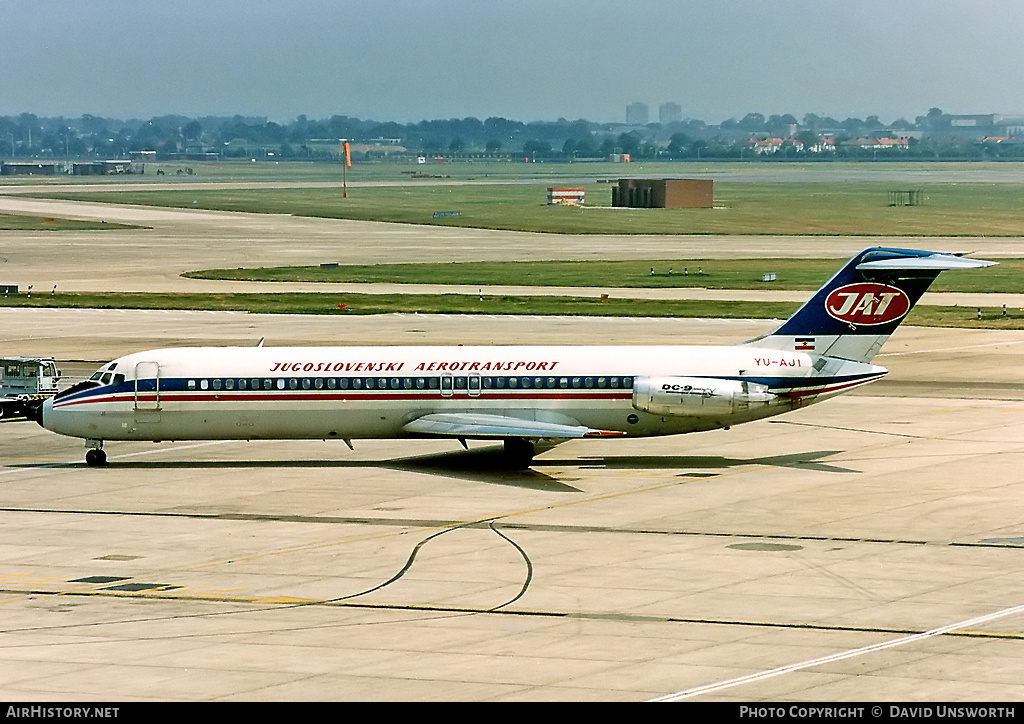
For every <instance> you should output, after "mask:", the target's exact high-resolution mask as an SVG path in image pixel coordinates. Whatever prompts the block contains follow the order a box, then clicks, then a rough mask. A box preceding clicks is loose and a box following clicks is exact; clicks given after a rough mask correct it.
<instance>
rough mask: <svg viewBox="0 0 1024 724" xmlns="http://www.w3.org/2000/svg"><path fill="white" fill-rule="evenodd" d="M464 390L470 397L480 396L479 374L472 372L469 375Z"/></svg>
mask: <svg viewBox="0 0 1024 724" xmlns="http://www.w3.org/2000/svg"><path fill="white" fill-rule="evenodd" d="M466 390H467V392H469V396H470V397H479V396H480V375H478V374H476V373H473V374H471V375H470V376H469V379H468V380H467V386H466Z"/></svg>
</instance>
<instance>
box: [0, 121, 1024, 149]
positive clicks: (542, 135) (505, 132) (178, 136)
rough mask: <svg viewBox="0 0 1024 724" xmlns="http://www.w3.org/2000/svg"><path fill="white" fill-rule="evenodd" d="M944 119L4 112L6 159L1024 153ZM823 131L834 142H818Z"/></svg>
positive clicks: (0, 140) (0, 142)
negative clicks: (642, 122) (284, 117)
mask: <svg viewBox="0 0 1024 724" xmlns="http://www.w3.org/2000/svg"><path fill="white" fill-rule="evenodd" d="M946 118H947V116H946V115H945V114H944V113H943V112H942V111H941V110H940V109H938V108H932V109H930V110H929V111H928V112H927V113H926V114H924V115H921V116H918V117H916V118H915V119H914V121H912V122H911V121H908V120H906V119H903V118H900V119H898V120H896V121H893V122H891V123H888V124H886V123H883V122H882V121H881V120H880V119H879V118H878V116H868V117H867V118H864V119H860V118H846V119H843V120H839V119H836V118H830V117H828V116H819V115H816V114H806V115H804V116H803V118H802V119H799V120H798V119H797V118H796V117H795V116H792V115H789V114H784V115H770V116H765V115H763V114H760V113H748V114H746V115H745V116H743V117H742V118H739V119H737V118H730V119H728V120H726V121H723V122H722V123H720V124H718V125H709V124H707V123H705V122H703V121H700V120H686V121H682V122H679V123H673V124H669V125H664V126H663V125H662V124H658V123H652V124H648V125H646V126H640V127H633V126H626V125H625V124H618V123H594V122H591V121H586V120H582V119H580V120H567V119H564V118H560V119H558V120H557V121H536V122H529V123H525V122H522V121H515V120H511V119H508V118H497V117H492V118H487V119H485V120H480V119H478V118H461V119H459V118H451V119H440V120H424V121H419V122H418V123H396V122H393V121H386V122H380V121H372V120H362V119H359V118H353V117H349V116H331V117H330V118H327V119H322V120H312V119H309V118H307V117H306V116H298V117H297V118H296V119H295V120H294V121H291V122H289V123H283V124H282V123H275V122H274V121H269V120H267V119H266V118H259V117H246V116H238V115H236V116H232V117H230V118H228V117H215V116H207V117H198V118H192V117H187V116H177V115H168V116H157V117H154V118H150V119H146V120H138V119H135V120H119V119H114V118H103V117H99V116H93V115H83V116H81V117H77V118H64V117H51V118H44V117H39V116H36V115H34V114H31V113H22V114H20V115H17V116H0V159H3V158H12V159H29V158H41V159H42V158H53V159H63V158H76V159H87V158H93V159H114V158H124V157H127V156H129V155H130V154H131V153H133V152H141V151H150V152H155V153H156V154H157V156H158V158H165V159H174V158H199V157H216V158H260V159H265V158H276V159H285V160H291V159H316V158H331V157H335V158H336V157H337V154H338V153H339V150H340V139H345V140H349V141H351V142H352V143H353V144H358V145H359V146H360V147H361V148H362V150H361V151H360V152H359V153H361V154H362V157H363V158H368V159H374V158H386V157H399V158H403V157H410V156H424V157H437V156H443V157H446V158H460V157H492V158H517V159H529V160H545V159H551V160H581V161H582V160H591V159H601V158H606V157H608V156H609V155H611V154H629V155H630V156H631V157H632V158H634V159H638V160H639V159H651V160H657V159H664V160H687V159H702V160H714V159H752V158H754V157H755V153H754V151H753V150H752V146H751V144H752V141H753V140H755V139H759V138H768V137H777V138H780V139H783V140H784V142H783V143H782V144H781V145H780V146H779V147H778V148H777V149H776V152H775V153H773V154H772V158H773V159H776V160H780V159H786V160H796V159H810V158H815V159H828V158H837V157H839V158H866V157H871V158H877V157H878V156H879V152H878V151H877V150H871V149H868V148H864V147H863V145H858V144H856V143H851V141H853V140H854V139H858V138H861V137H868V136H881V135H886V136H889V137H899V136H905V137H907V138H908V142H907V143H906V144H904V145H903V146H902V147H901V148H899V149H893V150H892V151H889V150H886V151H885V153H887V154H895V153H898V154H900V156H899V157H901V158H908V157H910V158H935V159H939V158H956V159H1000V158H1024V143H1020V142H1018V141H1017V139H1005V138H1001V139H995V138H986V137H984V136H982V135H980V132H977V131H976V130H975V129H970V131H967V130H964V129H955V128H951V127H950V126H949V124H948V122H946V123H944V122H943V120H944V119H946ZM825 136H827V137H828V138H829V139H830V141H831V145H823V144H822V143H820V141H821V139H822V138H823V137H825ZM357 155H358V154H357Z"/></svg>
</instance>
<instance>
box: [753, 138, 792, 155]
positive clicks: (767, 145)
mask: <svg viewBox="0 0 1024 724" xmlns="http://www.w3.org/2000/svg"><path fill="white" fill-rule="evenodd" d="M787 143H788V144H789V145H790V146H792V147H793V148H795V149H796V150H797V151H803V150H804V144H803V143H801V142H800V141H798V140H796V139H795V138H751V139H750V147H751V148H752V149H754V153H756V154H762V155H767V154H770V153H778V152H779V150H780V149H781V148H782V147H783V146H784V145H786V144H787Z"/></svg>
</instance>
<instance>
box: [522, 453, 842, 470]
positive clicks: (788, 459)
mask: <svg viewBox="0 0 1024 724" xmlns="http://www.w3.org/2000/svg"><path fill="white" fill-rule="evenodd" d="M840 452H842V451H841V450H819V451H809V452H802V453H793V454H791V455H772V456H770V457H761V458H727V457H719V456H715V455H707V456H698V455H672V456H665V455H646V456H636V455H630V456H625V455H624V456H616V457H612V456H605V457H600V458H586V457H585V458H579V459H576V460H558V461H556V460H543V459H542V460H535V461H534V465H555V464H558V465H575V466H577V467H580V468H602V469H607V470H644V469H658V470H665V469H671V468H678V469H680V470H687V471H704V470H726V469H730V468H736V467H742V466H745V465H759V466H762V467H773V468H793V469H794V470H815V471H817V472H822V473H857V472H860V471H859V470H854V469H853V468H846V467H842V466H840V465H833V464H831V463H827V462H823V461H822V460H823V459H824V458H827V457H831V456H832V455H838V454H839V453H840Z"/></svg>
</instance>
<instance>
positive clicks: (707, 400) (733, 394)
mask: <svg viewBox="0 0 1024 724" xmlns="http://www.w3.org/2000/svg"><path fill="white" fill-rule="evenodd" d="M774 398H775V395H774V394H772V393H771V392H769V391H768V387H767V386H766V385H760V384H758V383H756V382H740V381H738V380H722V379H716V378H713V377H637V378H636V380H635V381H634V382H633V407H635V408H636V409H638V410H641V411H643V412H650V413H651V414H654V415H671V416H675V417H689V416H698V415H731V414H733V413H737V412H743V411H745V410H749V409H750V408H751V407H756V406H759V405H767V404H768V403H769V402H771V401H772V400H773V399H774Z"/></svg>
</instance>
